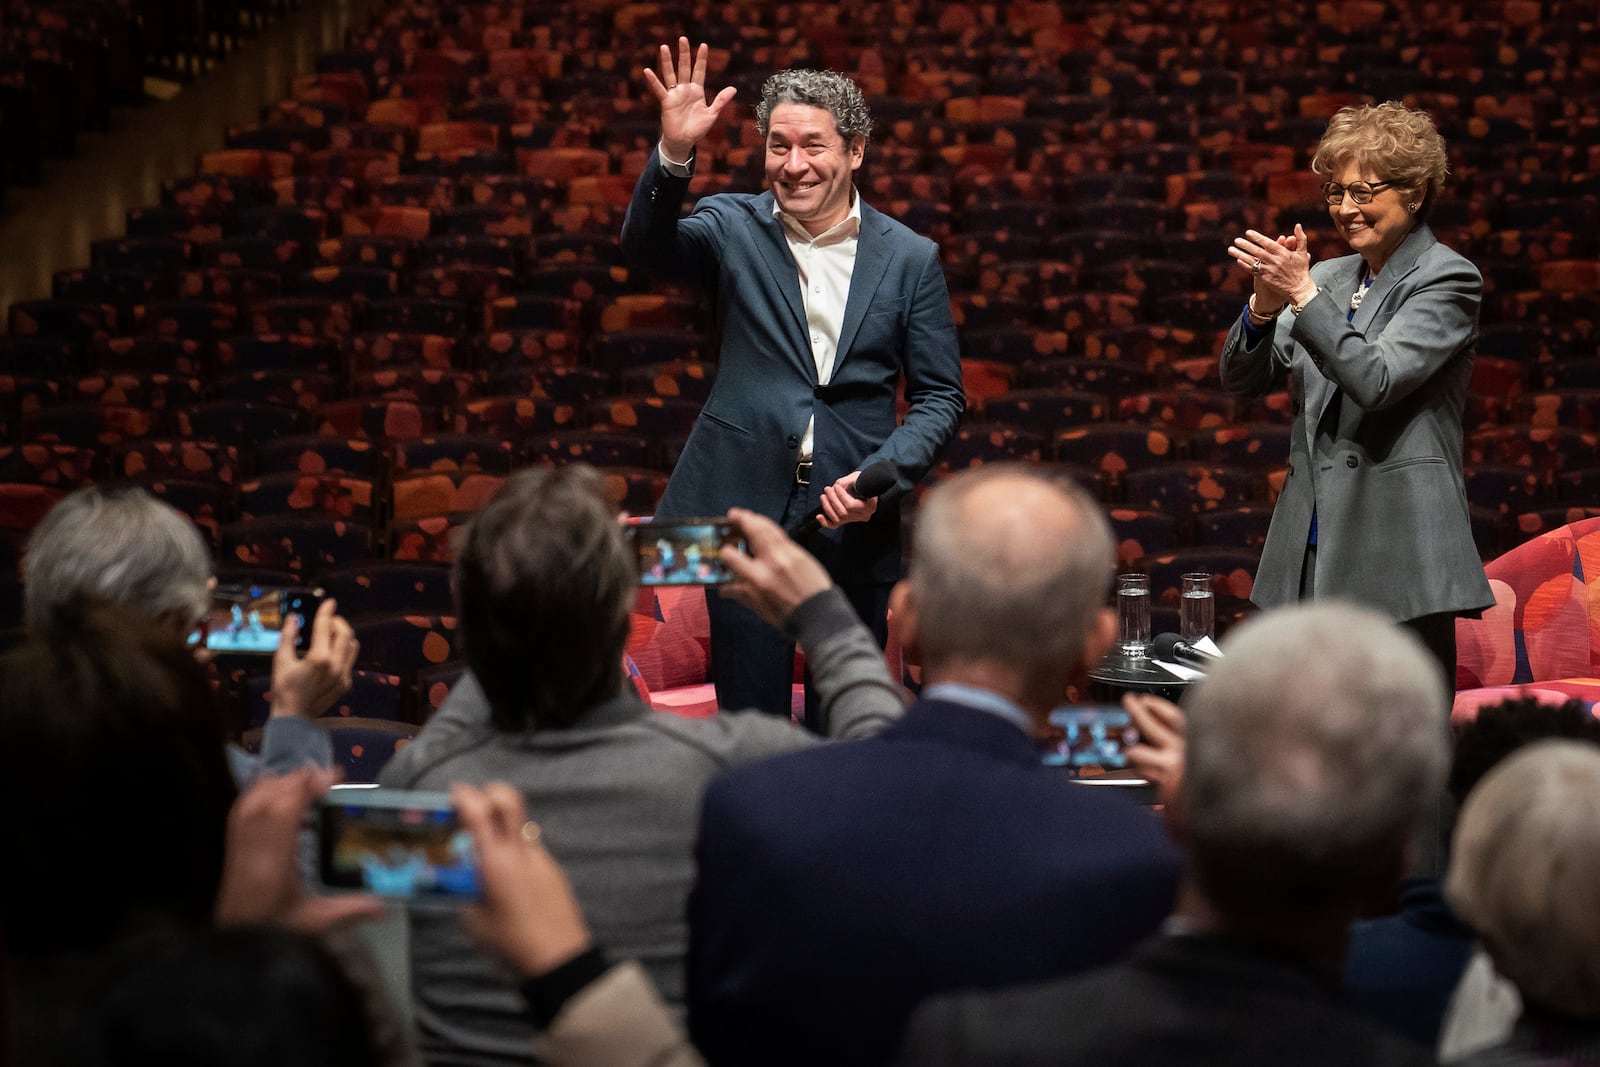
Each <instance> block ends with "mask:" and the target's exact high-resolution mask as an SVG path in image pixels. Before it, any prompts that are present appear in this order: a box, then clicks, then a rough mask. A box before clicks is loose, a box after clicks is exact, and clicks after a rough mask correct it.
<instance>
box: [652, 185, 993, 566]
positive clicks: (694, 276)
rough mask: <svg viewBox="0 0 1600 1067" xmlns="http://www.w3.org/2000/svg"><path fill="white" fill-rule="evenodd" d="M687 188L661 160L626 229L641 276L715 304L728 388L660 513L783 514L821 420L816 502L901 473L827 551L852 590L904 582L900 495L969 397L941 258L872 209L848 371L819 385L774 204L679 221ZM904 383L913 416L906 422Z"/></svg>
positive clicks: (847, 328)
mask: <svg viewBox="0 0 1600 1067" xmlns="http://www.w3.org/2000/svg"><path fill="white" fill-rule="evenodd" d="M688 188H689V181H688V179H686V178H678V177H675V176H673V175H670V174H668V173H667V172H666V171H665V170H663V169H662V167H661V164H660V161H659V159H658V158H657V157H656V156H654V155H652V157H651V159H650V162H649V163H647V164H646V165H645V169H644V174H643V175H642V176H641V177H640V178H639V183H638V185H637V186H636V187H635V189H634V193H633V203H632V204H631V205H630V206H629V208H628V216H627V219H626V220H625V221H624V223H623V226H622V251H623V256H624V258H625V259H626V261H627V263H628V266H629V267H630V268H637V269H643V270H646V271H648V272H650V273H652V274H654V275H655V276H657V277H660V278H663V279H665V280H670V281H675V282H687V283H689V284H692V285H694V286H696V287H698V288H700V289H701V290H703V291H704V292H705V293H706V294H707V295H708V296H709V297H710V299H711V302H712V306H713V310H714V316H715V325H716V334H717V339H718V348H719V353H720V354H719V360H718V369H717V377H716V381H715V382H714V383H713V385H712V388H711V394H710V396H709V397H708V398H707V399H706V402H705V406H704V407H703V409H702V410H701V413H700V417H699V420H698V421H697V422H696V423H695V427H694V431H693V433H691V434H690V436H689V440H688V443H687V444H686V445H685V446H684V450H683V453H682V455H681V456H680V457H679V459H678V465H677V468H676V469H675V470H674V471H673V474H672V480H671V481H670V483H669V484H668V486H667V491H666V495H665V496H663V497H662V500H661V504H660V507H659V508H657V513H658V514H660V515H670V516H675V517H679V518H683V517H688V516H692V515H720V514H722V513H723V512H725V511H727V510H728V508H729V507H733V506H738V507H745V508H750V509H751V510H754V511H758V512H760V513H762V514H763V515H766V516H768V517H770V518H773V519H776V518H778V517H780V516H781V515H782V514H783V511H784V507H785V505H786V504H787V503H788V500H789V495H790V490H791V488H792V487H793V484H794V468H795V463H796V461H797V460H798V459H799V454H800V453H799V449H800V438H801V436H802V434H804V433H805V428H806V423H807V421H808V420H810V419H812V418H813V417H814V418H815V419H816V431H815V440H814V444H815V452H814V455H813V460H814V461H815V464H816V466H815V468H814V473H813V476H812V479H811V494H810V505H811V506H813V507H815V506H816V504H817V503H818V500H819V497H820V495H821V492H822V490H823V488H825V487H826V486H828V485H830V484H831V483H832V482H834V481H835V480H836V479H838V478H841V477H843V476H844V475H846V474H849V473H850V472H851V471H855V470H861V469H862V468H864V467H866V466H868V465H869V464H872V463H875V462H877V461H879V460H890V461H892V462H893V463H894V464H895V466H896V468H897V470H898V471H899V478H898V481H897V483H896V485H895V486H894V488H893V489H891V490H889V491H888V492H886V493H884V494H883V495H882V496H881V497H880V498H879V508H878V514H877V515H876V516H875V517H874V518H873V519H872V521H870V522H867V523H856V524H851V525H849V526H847V527H845V528H844V529H842V530H839V531H835V532H832V533H829V534H827V535H826V536H825V537H824V538H823V539H822V540H823V541H825V542H826V543H824V544H821V545H818V546H810V547H816V548H817V549H818V555H819V556H821V557H822V558H823V560H824V562H825V563H827V564H828V565H829V567H830V569H831V570H832V571H833V573H834V576H835V577H836V578H837V579H839V580H841V581H894V580H896V579H898V578H899V577H900V557H899V552H900V527H899V506H898V501H899V499H900V498H901V497H902V496H904V495H905V493H906V492H908V491H909V490H910V489H911V487H912V486H913V485H915V484H916V483H917V482H918V481H919V480H921V478H922V477H923V475H924V474H926V473H927V471H928V469H929V468H930V467H931V466H932V465H933V463H934V461H935V460H936V459H937V458H938V455H939V452H940V450H941V449H942V448H943V447H944V444H945V442H946V441H947V440H948V439H949V437H950V435H951V434H952V433H953V432H954V431H955V428H956V425H957V423H958V422H959V421H960V418H961V411H962V408H963V406H964V404H965V398H964V394H963V391H962V385H961V358H960V351H959V349H958V347H957V344H956V328H955V321H954V319H953V318H952V316H951V313H950V296H949V292H948V290H947V289H946V287H945V281H944V274H943V272H942V271H941V269H940V267H939V253H938V247H937V246H936V245H935V244H934V243H933V242H932V241H929V240H927V239H926V238H923V237H919V236H917V235H916V234H914V233H912V232H911V231H910V230H908V229H906V228H905V227H904V226H902V225H901V224H900V223H898V222H895V221H894V220H893V219H891V218H889V217H888V216H886V215H883V214H881V213H879V212H877V211H874V210H873V209H872V208H871V207H870V206H868V205H867V204H865V203H863V204H862V205H861V233H860V237H859V239H858V241H857V245H856V263H855V270H854V272H853V273H852V275H851V279H850V295H849V299H848V301H847V303H846V306H845V316H844V323H843V328H842V329H841V330H840V335H839V346H838V352H837V355H836V356H835V359H834V369H833V374H832V376H831V379H830V381H829V382H828V384H827V385H819V384H818V382H817V369H816V364H815V362H814V361H813V359H812V356H811V344H810V335H809V331H808V330H807V327H806V321H805V305H804V303H803V302H802V299H801V294H800V282H799V277H798V272H797V270H796V267H795V262H794V257H793V255H792V254H791V253H790V251H789V246H788V244H787V242H786V241H785V239H784V235H783V227H782V225H781V224H780V223H779V222H778V220H777V219H776V218H775V217H774V215H773V213H772V208H773V199H772V194H771V193H770V192H768V193H762V194H760V195H755V196H753V195H749V194H743V193H737V194H735V193H728V194H720V195H717V196H708V197H706V198H704V199H702V200H701V201H700V202H699V203H698V204H697V205H696V206H695V209H694V211H693V213H692V214H690V215H689V216H688V217H687V218H680V215H681V211H682V205H683V199H684V196H685V194H686V193H687V192H688ZM902 376H903V377H904V379H905V391H906V399H907V401H908V402H909V404H910V411H909V412H908V413H907V415H906V417H905V422H904V424H903V425H900V426H898V427H897V426H896V421H897V419H896V404H895V397H896V393H897V392H898V390H899V386H900V380H901V378H902Z"/></svg>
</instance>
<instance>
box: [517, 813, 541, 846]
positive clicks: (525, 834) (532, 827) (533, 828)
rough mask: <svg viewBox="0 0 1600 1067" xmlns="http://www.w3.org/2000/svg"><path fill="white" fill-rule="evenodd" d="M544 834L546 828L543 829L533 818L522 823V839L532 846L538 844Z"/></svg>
mask: <svg viewBox="0 0 1600 1067" xmlns="http://www.w3.org/2000/svg"><path fill="white" fill-rule="evenodd" d="M543 836H544V830H543V829H541V828H540V826H539V824H538V823H536V822H534V821H533V820H532V819H529V820H528V821H527V822H525V823H523V824H522V840H523V841H525V842H526V843H527V844H528V846H529V847H530V848H531V847H533V846H535V845H537V844H538V843H539V839H540V838H542V837H543Z"/></svg>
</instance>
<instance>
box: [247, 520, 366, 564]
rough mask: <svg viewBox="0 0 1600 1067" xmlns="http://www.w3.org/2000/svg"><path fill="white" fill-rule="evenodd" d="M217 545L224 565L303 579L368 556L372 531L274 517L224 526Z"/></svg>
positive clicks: (333, 522)
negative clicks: (269, 569)
mask: <svg viewBox="0 0 1600 1067" xmlns="http://www.w3.org/2000/svg"><path fill="white" fill-rule="evenodd" d="M221 545H222V550H221V553H220V558H221V559H223V560H226V561H228V562H229V563H230V564H244V565H246V566H252V567H270V568H273V569H276V570H285V571H288V572H289V573H291V574H293V575H295V576H296V577H298V578H301V579H302V580H304V579H305V578H309V577H311V576H312V575H314V574H316V573H317V572H318V571H322V570H325V569H327V568H328V567H336V566H339V565H340V564H344V563H354V562H356V561H357V560H362V559H366V558H368V557H369V556H370V555H371V550H372V531H371V529H370V528H369V527H367V526H365V525H363V524H361V523H356V522H347V521H345V520H343V519H330V518H322V517H308V516H302V515H274V516H269V517H266V518H258V519H246V520H244V521H241V522H234V523H229V524H227V525H226V526H224V527H222V532H221Z"/></svg>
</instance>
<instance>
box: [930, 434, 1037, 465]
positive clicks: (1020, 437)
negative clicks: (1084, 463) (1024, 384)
mask: <svg viewBox="0 0 1600 1067" xmlns="http://www.w3.org/2000/svg"><path fill="white" fill-rule="evenodd" d="M1045 440H1046V438H1045V437H1044V435H1043V434H1039V433H1036V432H1034V431H1032V430H1027V429H1024V428H1022V427H1019V426H1010V425H1007V424H1005V423H999V422H983V423H976V422H975V423H968V424H967V425H965V426H962V427H960V428H959V429H958V430H956V432H955V435H954V436H953V437H952V438H951V439H950V442H949V444H947V445H946V446H945V450H944V453H943V454H942V455H941V456H940V457H939V471H940V473H948V472H950V471H958V470H965V469H967V468H968V467H977V466H981V465H983V464H985V463H1001V462H1007V463H1009V462H1030V463H1037V462H1038V461H1039V460H1040V459H1041V458H1042V456H1043V454H1044V444H1045Z"/></svg>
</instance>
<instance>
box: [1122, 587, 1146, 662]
mask: <svg viewBox="0 0 1600 1067" xmlns="http://www.w3.org/2000/svg"><path fill="white" fill-rule="evenodd" d="M1117 641H1118V642H1119V644H1120V647H1121V651H1122V654H1123V655H1124V656H1127V657H1128V658H1129V659H1143V658H1144V656H1145V652H1146V649H1148V647H1149V645H1150V576H1149V575H1146V574H1119V575H1117Z"/></svg>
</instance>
